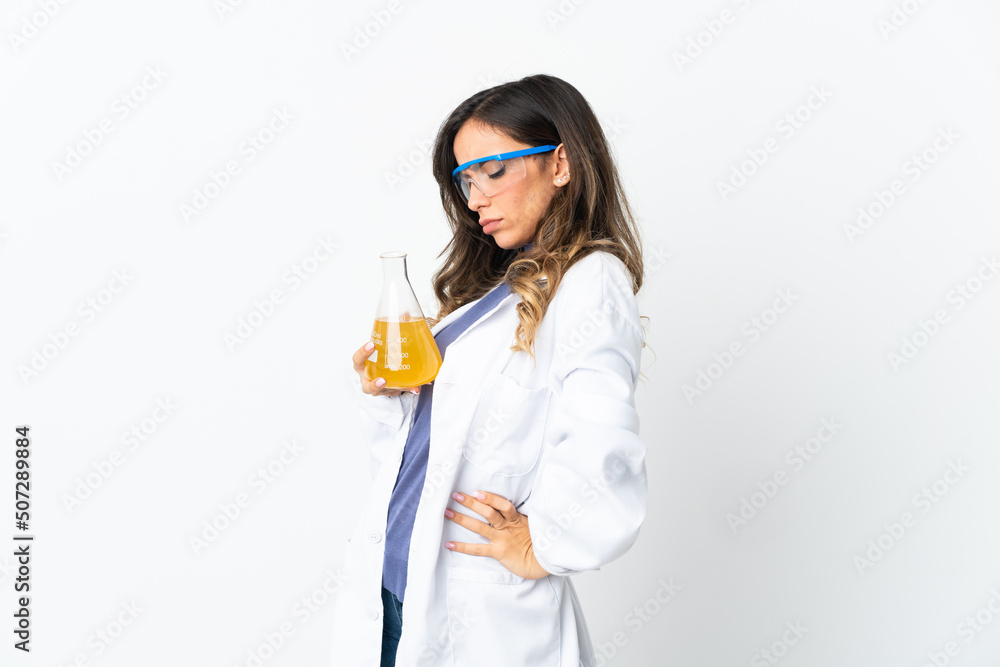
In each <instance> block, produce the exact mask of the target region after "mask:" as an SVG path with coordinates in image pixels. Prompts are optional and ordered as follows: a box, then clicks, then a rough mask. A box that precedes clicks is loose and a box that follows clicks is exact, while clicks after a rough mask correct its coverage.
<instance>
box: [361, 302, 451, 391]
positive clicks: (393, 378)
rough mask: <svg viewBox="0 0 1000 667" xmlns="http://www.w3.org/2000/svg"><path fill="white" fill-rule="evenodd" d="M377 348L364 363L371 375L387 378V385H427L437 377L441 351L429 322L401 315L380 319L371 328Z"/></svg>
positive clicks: (393, 387)
mask: <svg viewBox="0 0 1000 667" xmlns="http://www.w3.org/2000/svg"><path fill="white" fill-rule="evenodd" d="M372 342H373V343H375V349H374V350H373V351H372V356H373V357H374V359H375V361H372V360H371V359H369V360H368V361H366V362H365V370H366V372H367V374H368V377H369V378H372V379H374V378H377V377H382V378H385V386H386V387H389V388H392V389H404V388H407V387H417V386H419V385H422V384H426V383H428V382H430V381H431V380H433V379H434V378H435V377H437V374H438V370H440V368H441V353H440V352H439V351H438V347H437V343H435V342H434V335H433V334H431V329H430V327H429V326H428V325H427V321H426V320H425V319H424V318H422V317H420V318H412V319H409V318H401V319H399V320H394V321H389V320H388V319H387V318H382V317H380V318H377V319H376V320H375V325H374V327H373V328H372Z"/></svg>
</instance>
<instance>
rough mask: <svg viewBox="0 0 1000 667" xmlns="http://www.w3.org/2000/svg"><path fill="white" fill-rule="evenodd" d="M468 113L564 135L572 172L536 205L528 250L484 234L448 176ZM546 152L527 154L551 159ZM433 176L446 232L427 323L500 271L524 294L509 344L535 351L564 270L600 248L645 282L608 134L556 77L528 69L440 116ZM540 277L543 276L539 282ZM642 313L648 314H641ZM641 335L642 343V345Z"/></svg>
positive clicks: (529, 131)
mask: <svg viewBox="0 0 1000 667" xmlns="http://www.w3.org/2000/svg"><path fill="white" fill-rule="evenodd" d="M470 120H474V121H476V122H478V123H482V124H484V125H486V126H487V127H489V128H490V129H492V130H494V131H496V132H500V133H503V134H506V135H508V136H510V137H511V138H513V139H514V140H515V141H519V142H521V143H524V144H527V145H529V146H541V145H548V144H551V145H553V146H557V145H559V144H563V145H564V148H565V150H566V156H567V159H568V162H569V172H570V174H571V175H572V177H571V178H570V180H569V184H568V185H566V186H564V187H561V188H558V189H557V191H556V193H555V195H554V197H553V198H552V201H551V202H550V203H549V206H548V208H547V209H546V210H545V211H544V212H543V213H542V216H541V219H540V220H539V224H538V228H537V230H536V232H535V236H534V239H533V240H532V244H533V245H532V247H531V248H529V249H528V250H526V251H522V250H521V249H520V248H512V249H509V250H508V249H504V248H501V247H500V246H498V245H497V244H496V241H494V240H493V238H492V237H490V236H488V235H485V234H483V233H482V229H481V227H480V225H479V219H478V216H477V215H476V213H475V212H474V211H472V210H471V209H470V208H469V207H468V205H467V204H466V202H465V201H464V200H463V199H462V197H461V196H459V194H458V192H457V191H456V189H455V185H454V183H453V182H452V176H451V174H452V171H453V170H454V169H455V168H456V167H457V166H458V164H457V162H456V160H455V154H454V143H455V135H456V134H458V131H459V129H460V128H461V127H462V125H464V124H465V123H466V122H467V121H470ZM553 155H554V154H553V153H548V154H537V155H532V156H530V157H531V158H533V159H536V160H543V161H544V160H548V159H550V158H551V157H553ZM432 160H433V170H434V178H435V180H436V181H437V182H438V187H439V189H440V192H441V203H442V205H443V206H444V211H445V214H446V216H447V218H448V223H449V225H450V226H451V229H452V232H453V234H452V238H451V241H449V243H448V245H447V246H445V248H444V250H442V251H441V253H440V254H439V255H438V256H439V257H440V256H441V255H444V254H445V253H447V258H446V259H445V262H444V264H443V265H442V267H441V268H440V269H439V270H438V271H437V272H436V273H435V274H434V276H433V279H432V280H433V286H434V294H435V296H436V297H437V299H438V302H439V303H440V310H439V312H438V316H437V318H428V323H429V324H430V326H434V324H436V323H437V322H439V321H440V320H441V319H443V318H444V317H445V316H447V315H448V314H449V313H451V312H452V311H454V310H456V309H458V308H460V307H462V306H463V305H465V304H466V303H468V302H470V301H473V300H475V299H479V298H480V297H482V296H483V295H485V294H486V293H487V292H489V291H490V290H491V289H492V288H494V287H496V286H497V285H498V284H499V283H500V282H501V280H503V281H506V282H507V283H508V284H509V285H510V288H511V291H512V292H515V293H517V294H518V295H520V297H521V302H520V303H519V304H517V316H518V320H519V322H518V326H517V331H516V332H515V333H516V341H517V342H516V344H514V345H512V346H511V350H513V351H518V350H522V351H526V352H528V353H529V354H530V355H531V357H532V359H534V340H535V332H536V330H537V328H538V325H539V323H540V322H541V320H542V317H543V316H544V315H545V312H546V310H547V309H548V305H549V302H550V301H551V300H552V297H553V296H554V295H555V293H556V290H557V289H558V288H559V283H560V281H561V280H562V276H563V274H565V272H566V271H567V270H568V269H569V268H570V267H571V266H573V265H574V264H575V263H576V262H578V261H580V260H581V259H583V258H584V257H586V256H587V255H589V254H590V253H592V252H595V251H597V250H605V251H607V252H610V253H611V254H613V255H615V256H616V257H618V258H619V259H620V260H622V262H623V263H624V264H625V267H626V268H627V269H628V272H629V273H630V274H631V275H632V292H633V294H637V293H638V292H639V289H640V288H641V287H642V278H643V267H642V246H641V244H640V242H639V234H638V229H637V226H636V222H635V218H634V217H633V215H632V211H631V209H630V207H629V205H628V201H627V200H626V197H625V192H624V189H623V188H622V184H621V181H620V179H619V176H618V170H617V168H616V167H615V163H614V160H613V159H612V157H611V151H610V149H609V147H608V140H607V137H605V135H604V130H603V129H602V128H601V124H600V122H598V120H597V117H596V116H595V115H594V112H593V110H592V109H591V108H590V105H589V104H588V103H587V101H586V100H585V99H584V97H583V96H582V95H581V94H580V92H579V91H578V90H577V89H576V88H574V87H573V86H572V85H570V84H569V83H567V82H565V81H563V80H562V79H560V78H557V77H554V76H549V75H547V74H535V75H533V76H527V77H524V78H523V79H520V80H518V81H511V82H508V83H504V84H500V85H498V86H494V87H492V88H487V89H486V90H483V91H481V92H478V93H476V94H475V95H473V96H471V97H470V98H468V99H467V100H465V101H464V102H462V103H461V104H459V105H458V107H457V108H456V109H455V110H454V111H453V112H452V113H451V115H450V116H448V118H447V119H445V121H444V122H443V123H442V124H441V127H440V129H439V130H438V134H437V137H436V138H435V140H434V149H433V156H432ZM542 276H545V277H546V278H547V280H546V281H542V282H541V283H539V282H538V281H539V279H540V278H541V277H542ZM642 319H647V320H648V319H649V318H648V317H643V318H642ZM645 345H646V344H645V341H644V342H643V347H645Z"/></svg>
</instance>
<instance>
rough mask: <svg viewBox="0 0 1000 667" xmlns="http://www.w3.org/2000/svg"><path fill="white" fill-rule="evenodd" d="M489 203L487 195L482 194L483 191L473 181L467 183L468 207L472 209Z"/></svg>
mask: <svg viewBox="0 0 1000 667" xmlns="http://www.w3.org/2000/svg"><path fill="white" fill-rule="evenodd" d="M489 203H490V199H489V197H487V196H486V195H484V194H483V191H482V190H480V189H479V186H478V185H476V183H475V181H473V182H472V183H470V184H469V208H470V209H472V210H473V211H475V210H477V209H478V208H479V207H480V206H483V205H488V204H489Z"/></svg>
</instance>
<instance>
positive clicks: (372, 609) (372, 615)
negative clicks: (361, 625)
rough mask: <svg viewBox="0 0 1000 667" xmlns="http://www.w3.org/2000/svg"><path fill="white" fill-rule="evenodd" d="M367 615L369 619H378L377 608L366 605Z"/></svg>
mask: <svg viewBox="0 0 1000 667" xmlns="http://www.w3.org/2000/svg"><path fill="white" fill-rule="evenodd" d="M367 616H368V618H369V620H372V621H377V620H378V609H377V608H376V607H368V614H367Z"/></svg>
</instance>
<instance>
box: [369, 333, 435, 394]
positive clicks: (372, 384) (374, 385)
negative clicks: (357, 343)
mask: <svg viewBox="0 0 1000 667" xmlns="http://www.w3.org/2000/svg"><path fill="white" fill-rule="evenodd" d="M374 349H375V344H374V343H372V342H371V341H369V342H367V343H365V344H364V345H362V346H361V347H359V348H358V351H357V352H355V353H354V357H353V360H354V370H356V371H357V372H358V375H360V376H361V390H362V391H363V392H365V393H366V394H371V395H372V396H399V395H400V394H402V393H403V392H404V391H408V392H411V393H414V394H419V393H420V387H407V388H405V389H390V388H388V387H386V386H385V378H380V377H379V378H370V377H368V372H367V368H366V364H365V361H367V360H368V357H370V356H372V350H374Z"/></svg>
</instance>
